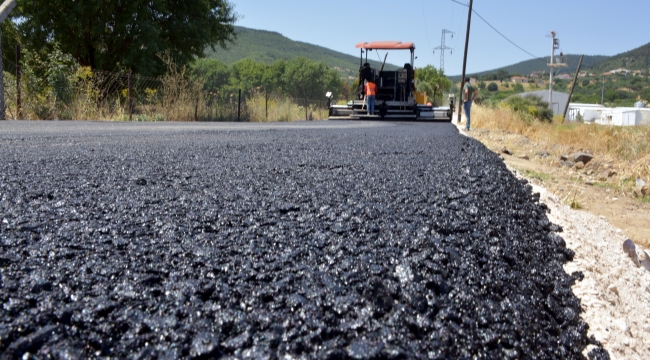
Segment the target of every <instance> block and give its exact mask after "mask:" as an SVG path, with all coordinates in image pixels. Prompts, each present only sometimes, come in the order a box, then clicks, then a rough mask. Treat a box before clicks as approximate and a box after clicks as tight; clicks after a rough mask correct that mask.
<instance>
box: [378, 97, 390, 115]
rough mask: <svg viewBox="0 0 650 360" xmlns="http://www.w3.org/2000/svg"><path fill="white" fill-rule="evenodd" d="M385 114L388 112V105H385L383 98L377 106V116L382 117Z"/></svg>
mask: <svg viewBox="0 0 650 360" xmlns="http://www.w3.org/2000/svg"><path fill="white" fill-rule="evenodd" d="M386 114H388V106H386V100H384V101H382V103H381V106H380V107H379V117H381V118H382V119H383V118H384V116H386Z"/></svg>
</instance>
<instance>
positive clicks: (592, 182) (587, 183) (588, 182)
mask: <svg viewBox="0 0 650 360" xmlns="http://www.w3.org/2000/svg"><path fill="white" fill-rule="evenodd" d="M585 185H590V186H593V185H594V181H593V180H586V181H585Z"/></svg>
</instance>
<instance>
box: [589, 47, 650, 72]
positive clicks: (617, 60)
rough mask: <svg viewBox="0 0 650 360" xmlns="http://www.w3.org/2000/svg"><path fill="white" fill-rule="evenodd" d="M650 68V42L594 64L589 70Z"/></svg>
mask: <svg viewBox="0 0 650 360" xmlns="http://www.w3.org/2000/svg"><path fill="white" fill-rule="evenodd" d="M621 68H623V69H628V70H643V71H648V70H650V43H648V44H646V45H643V46H641V47H638V48H636V49H634V50H630V51H627V52H624V53H622V54H618V55H615V56H612V57H610V58H608V59H606V60H605V61H601V62H599V63H597V64H593V65H592V66H591V67H589V71H591V72H594V73H603V72H607V71H610V70H615V69H621Z"/></svg>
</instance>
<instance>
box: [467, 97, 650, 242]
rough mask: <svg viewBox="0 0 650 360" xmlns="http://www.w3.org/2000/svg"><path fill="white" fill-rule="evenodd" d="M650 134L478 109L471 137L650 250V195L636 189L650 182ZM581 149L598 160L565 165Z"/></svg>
mask: <svg viewBox="0 0 650 360" xmlns="http://www.w3.org/2000/svg"><path fill="white" fill-rule="evenodd" d="M463 126H464V125H463ZM649 131H650V129H649V128H640V127H639V128H616V127H600V126H592V125H583V124H575V125H574V124H563V123H559V122H555V123H542V122H539V121H534V120H530V119H526V117H525V116H521V115H519V114H517V113H515V112H513V111H512V110H509V109H502V108H496V109H495V108H488V107H481V106H475V107H473V108H472V131H470V132H468V133H467V135H468V136H470V137H472V138H474V139H476V140H478V141H480V142H481V143H483V144H484V145H485V146H486V147H487V148H488V149H490V150H492V151H494V152H496V153H499V154H500V155H501V156H502V158H503V159H504V162H505V163H506V164H507V165H508V167H509V168H510V169H512V170H513V171H515V172H517V173H519V174H521V175H523V176H524V177H526V178H527V179H529V181H531V182H532V183H534V184H537V185H540V186H542V187H544V188H545V189H547V190H548V191H550V192H551V193H553V194H554V195H556V196H557V197H558V198H559V199H560V200H561V201H563V202H564V203H565V204H566V205H568V206H570V207H571V208H572V209H574V210H580V211H587V212H590V213H592V214H594V215H596V216H598V217H600V218H601V219H606V220H607V221H608V222H609V223H610V224H611V225H613V226H614V227H616V228H618V229H620V231H622V232H623V233H624V234H625V235H626V236H627V237H629V238H631V239H633V240H634V241H635V243H637V244H640V245H643V246H646V247H647V248H650V222H648V220H647V219H650V196H645V197H643V196H640V192H639V188H638V187H637V186H636V179H637V178H640V179H643V180H645V181H646V182H650V181H649V180H650V171H649V170H650V169H649V160H650V158H649V150H648V139H649V138H650V134H649ZM504 148H505V149H507V150H508V153H509V154H510V155H509V154H506V153H505V152H504V150H505V149H504ZM578 151H584V152H588V153H591V154H592V155H593V156H594V158H593V160H591V161H590V162H588V163H587V164H586V165H584V167H583V166H571V167H569V166H566V163H564V162H563V161H561V159H560V156H561V155H571V154H574V153H576V152H578ZM585 225H586V224H585Z"/></svg>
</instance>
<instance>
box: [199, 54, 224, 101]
mask: <svg viewBox="0 0 650 360" xmlns="http://www.w3.org/2000/svg"><path fill="white" fill-rule="evenodd" d="M191 69H192V74H193V75H194V76H196V77H199V78H202V79H203V80H205V85H204V87H203V90H205V91H207V92H208V93H212V94H217V93H218V92H220V91H221V90H222V88H223V86H225V85H228V82H229V80H230V69H228V65H226V64H224V63H223V62H221V61H219V60H216V59H198V60H196V61H195V62H194V63H192V65H191Z"/></svg>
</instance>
